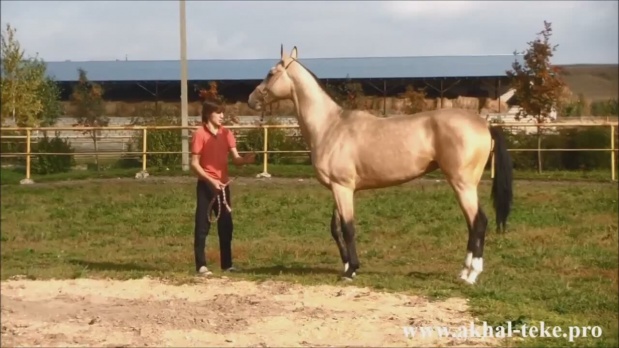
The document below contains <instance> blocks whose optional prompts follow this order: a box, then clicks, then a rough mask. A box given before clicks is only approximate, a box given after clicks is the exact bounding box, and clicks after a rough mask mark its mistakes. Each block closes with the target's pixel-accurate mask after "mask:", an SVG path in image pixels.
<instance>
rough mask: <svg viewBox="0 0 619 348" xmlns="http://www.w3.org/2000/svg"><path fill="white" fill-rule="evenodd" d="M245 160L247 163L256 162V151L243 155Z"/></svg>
mask: <svg viewBox="0 0 619 348" xmlns="http://www.w3.org/2000/svg"><path fill="white" fill-rule="evenodd" d="M243 162H244V163H245V164H252V163H254V162H256V154H255V153H248V154H247V155H245V156H244V157H243Z"/></svg>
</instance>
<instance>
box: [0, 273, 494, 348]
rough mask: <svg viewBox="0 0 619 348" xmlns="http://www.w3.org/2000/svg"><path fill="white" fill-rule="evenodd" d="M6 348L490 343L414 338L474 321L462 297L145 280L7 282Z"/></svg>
mask: <svg viewBox="0 0 619 348" xmlns="http://www.w3.org/2000/svg"><path fill="white" fill-rule="evenodd" d="M1 304H2V346H3V347H15V346H30V347H35V346H48V347H49V346H64V347H70V346H73V347H76V346H81V347H86V346H89V347H95V346H97V347H127V346H131V347H140V346H141V347H146V346H159V347H162V346H184V347H190V346H201V347H204V346H218V347H226V346H228V347H269V346H279V347H282V346H286V347H305V346H307V347H309V346H323V347H326V346H390V347H398V346H400V347H406V346H424V347H428V346H469V347H470V346H488V345H496V344H497V342H496V341H494V342H493V341H490V340H489V339H487V338H486V339H479V338H473V339H471V338H469V339H462V338H457V337H451V338H439V337H438V336H436V335H434V337H421V336H416V337H413V338H410V337H409V338H407V337H406V336H405V335H404V330H403V326H409V325H442V326H450V327H453V329H454V330H456V329H457V328H458V327H460V326H462V325H465V326H468V325H470V322H471V320H472V318H471V317H470V316H469V315H468V314H467V312H466V311H467V304H466V301H465V300H463V299H450V300H447V301H443V302H428V301H427V300H425V299H423V298H419V297H412V296H404V295H396V294H388V293H379V292H373V291H370V290H368V289H365V288H358V287H353V286H346V287H335V286H314V287H301V286H300V285H293V284H287V283H277V282H270V281H269V282H264V283H254V282H249V281H236V280H234V281H233V280H230V279H226V278H210V279H204V280H200V281H198V283H196V284H185V285H172V284H166V283H165V282H162V281H159V280H156V279H150V278H144V279H139V280H129V281H112V280H94V279H77V280H53V281H30V280H23V279H17V280H10V281H7V282H3V283H2V302H1Z"/></svg>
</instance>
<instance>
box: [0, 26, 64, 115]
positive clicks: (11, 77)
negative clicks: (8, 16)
mask: <svg viewBox="0 0 619 348" xmlns="http://www.w3.org/2000/svg"><path fill="white" fill-rule="evenodd" d="M16 32H17V29H15V28H13V27H11V25H10V24H7V25H6V30H5V31H4V32H3V33H2V44H1V49H0V51H1V55H2V79H1V80H0V89H1V91H2V108H1V115H2V121H3V122H4V121H5V120H6V119H11V120H12V121H13V122H14V123H15V124H17V125H18V126H38V125H40V126H48V125H52V124H53V123H54V122H55V121H56V119H57V118H58V117H59V116H60V115H61V113H62V107H61V105H60V90H59V89H58V86H57V85H56V83H55V81H54V79H52V78H51V77H48V76H46V70H47V65H46V64H45V62H44V61H43V60H42V59H40V58H39V57H38V55H36V56H35V57H28V58H25V51H24V50H23V49H22V48H21V45H20V43H19V41H18V40H17V38H16V35H15V34H16Z"/></svg>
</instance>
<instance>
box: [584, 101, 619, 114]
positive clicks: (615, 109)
mask: <svg viewBox="0 0 619 348" xmlns="http://www.w3.org/2000/svg"><path fill="white" fill-rule="evenodd" d="M618 104H619V102H618V101H617V99H608V100H599V101H594V102H592V103H591V116H619V106H618Z"/></svg>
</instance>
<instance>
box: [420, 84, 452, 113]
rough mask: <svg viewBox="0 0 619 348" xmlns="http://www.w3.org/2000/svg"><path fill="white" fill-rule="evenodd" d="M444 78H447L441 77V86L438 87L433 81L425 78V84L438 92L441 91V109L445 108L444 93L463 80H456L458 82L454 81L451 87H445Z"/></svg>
mask: <svg viewBox="0 0 619 348" xmlns="http://www.w3.org/2000/svg"><path fill="white" fill-rule="evenodd" d="M444 80H445V79H441V80H440V87H439V88H436V87H435V86H434V85H432V84H431V83H428V82H427V81H426V80H425V79H424V80H423V83H425V84H426V86H428V87H430V88H432V89H433V90H435V91H437V92H438V93H439V95H440V98H441V105H440V108H441V109H442V108H443V98H444V94H445V92H447V91H449V90H450V89H452V88H454V87H455V86H456V85H457V84H459V83H460V81H461V80H456V82H454V83H452V84H451V85H450V86H449V87H447V88H444V87H443V81H444Z"/></svg>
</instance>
